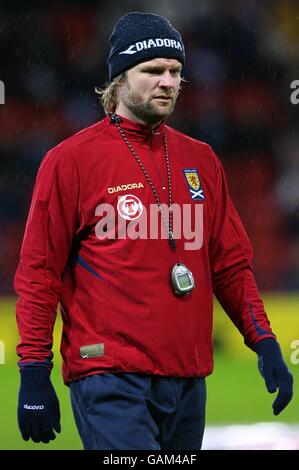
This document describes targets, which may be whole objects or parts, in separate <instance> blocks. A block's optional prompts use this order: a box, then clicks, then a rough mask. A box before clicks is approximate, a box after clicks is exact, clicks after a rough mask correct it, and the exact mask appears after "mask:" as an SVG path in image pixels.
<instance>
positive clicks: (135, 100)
mask: <svg viewBox="0 0 299 470" xmlns="http://www.w3.org/2000/svg"><path fill="white" fill-rule="evenodd" d="M165 94H166V93H165ZM178 94H179V90H178V91H177V92H176V94H175V95H174V98H173V99H172V102H171V105H170V106H169V105H168V106H167V107H166V106H165V108H158V107H156V106H154V104H153V103H152V102H151V101H145V100H144V99H143V97H142V96H140V95H139V94H138V93H136V92H134V90H133V89H132V87H131V85H130V83H129V82H128V80H126V81H125V82H124V83H123V85H122V90H121V96H122V100H123V102H124V104H125V105H126V106H127V108H128V109H129V110H130V111H131V112H132V113H133V114H134V115H135V116H136V117H138V118H139V119H142V121H144V122H147V123H148V124H150V125H153V124H156V123H158V122H160V121H162V120H163V119H166V118H167V117H168V116H169V115H170V114H171V113H172V112H173V110H174V107H175V103H176V100H177V97H178ZM161 95H162V93H161Z"/></svg>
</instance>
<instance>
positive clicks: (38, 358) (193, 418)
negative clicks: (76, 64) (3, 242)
mask: <svg viewBox="0 0 299 470" xmlns="http://www.w3.org/2000/svg"><path fill="white" fill-rule="evenodd" d="M110 43H111V51H110V55H109V58H108V64H109V79H110V83H109V85H108V86H107V87H106V88H105V89H104V90H101V91H100V95H101V99H102V102H103V105H104V108H105V111H106V113H107V116H106V118H105V119H103V120H102V121H100V122H98V123H96V124H95V125H93V126H91V127H89V128H87V129H84V130H83V131H81V132H79V133H78V134H76V135H75V136H72V137H71V138H69V139H67V140H66V141H64V142H62V143H61V144H59V145H58V146H57V147H55V148H54V149H52V150H50V151H49V152H48V154H47V155H46V156H45V158H44V160H43V162H42V164H41V167H40V170H39V173H38V176H37V181H36V185H35V189H34V194H33V200H32V205H31V209H30V213H29V218H28V221H27V226H26V230H25V235H24V241H23V246H22V250H21V260H20V265H19V267H18V270H17V273H16V278H15V287H16V291H17V292H18V294H19V297H20V298H19V300H18V303H17V320H18V326H19V331H20V337H21V340H20V343H19V344H18V347H17V352H18V354H19V356H20V361H19V366H20V370H21V387H20V392H19V408H18V419H19V427H20V430H21V433H22V436H23V438H24V439H25V440H28V439H29V438H32V440H34V441H35V442H40V441H42V442H49V440H52V439H54V438H55V433H54V431H56V432H59V431H60V424H59V403H58V399H57V397H56V394H55V391H54V389H53V387H52V384H51V381H50V370H51V367H52V362H51V360H52V353H51V348H52V332H53V326H54V322H55V317H56V308H57V304H58V302H60V305H61V312H62V318H63V324H64V326H63V334H62V342H61V353H62V357H63V377H64V381H65V383H66V384H67V385H69V386H70V391H71V400H72V406H73V411H74V415H75V420H76V424H77V427H78V430H79V433H80V436H81V439H82V441H83V444H84V448H85V449H109V450H110V449H167V450H169V449H172V450H174V449H177V450H178V449H190V450H191V449H192V450H196V449H200V448H201V442H202V436H203V431H204V423H205V399H206V390H205V377H206V376H207V375H208V374H210V373H211V372H212V369H213V351H212V295H213V292H214V293H215V295H216V296H217V298H218V299H219V301H220V303H221V304H222V306H223V307H224V309H225V310H226V312H227V313H228V315H229V316H230V318H231V320H232V321H233V322H234V324H235V325H236V326H237V328H238V329H239V330H240V332H241V333H242V335H243V336H244V339H245V343H246V345H247V346H248V347H250V348H251V349H252V350H253V351H255V352H256V353H257V354H258V358H259V368H260V371H261V373H262V375H263V376H264V378H265V381H266V386H267V389H268V391H269V392H271V393H273V392H275V391H276V390H277V389H278V395H277V398H276V400H275V401H274V404H273V411H274V414H279V413H280V412H281V411H282V410H283V409H284V408H285V407H286V405H287V404H288V403H289V401H290V400H291V397H292V376H291V374H290V373H289V371H288V369H287V366H286V364H285V363H284V360H283V358H282V355H281V351H280V347H279V344H278V343H277V341H276V337H275V335H274V333H273V332H272V330H271V328H270V325H269V321H268V319H267V316H266V313H265V311H264V307H263V303H262V301H261V298H260V296H259V293H258V290H257V287H256V283H255V280H254V276H253V273H252V266H251V259H252V249H251V246H250V242H249V240H248V238H247V236H246V234H245V231H244V229H243V226H242V224H241V221H240V219H239V216H238V214H237V212H236V210H235V209H234V207H233V205H232V202H231V200H230V197H229V195H228V190H227V185H226V181H225V176H224V173H223V169H222V166H221V164H220V162H219V160H218V158H217V157H216V156H215V154H214V153H213V151H212V150H211V148H210V147H209V146H208V145H206V144H204V143H202V142H200V141H197V140H194V139H191V138H189V137H188V136H186V135H184V134H182V133H180V132H178V131H176V130H174V129H172V128H170V127H169V126H166V124H165V122H164V120H165V119H166V118H167V117H168V116H169V114H170V113H171V112H172V111H173V109H174V106H175V102H176V99H177V96H178V93H179V90H180V84H181V80H182V75H181V74H182V68H183V66H184V63H185V54H184V46H183V42H182V38H181V36H180V34H179V33H178V32H177V31H176V30H175V29H174V28H173V27H172V26H171V24H170V23H169V22H168V21H167V20H166V19H165V18H162V17H160V16H157V15H153V14H145V13H137V12H134V13H129V14H128V15H126V16H124V17H123V18H121V19H120V21H119V22H118V23H117V25H116V26H115V28H114V31H113V33H112V35H111V37H110ZM170 208H171V209H172V210H169V209H170ZM155 209H157V210H155ZM157 215H158V216H159V218H158V219H157ZM157 220H158V222H157ZM180 222H181V226H180ZM190 224H191V225H190ZM192 224H195V229H194V231H193V232H192V237H191V236H189V235H188V233H189V232H188V233H186V230H185V229H186V227H188V226H189V225H190V227H191V226H192ZM190 227H189V229H190ZM157 233H158V236H157ZM191 239H194V240H193V242H191V241H190V240H191Z"/></svg>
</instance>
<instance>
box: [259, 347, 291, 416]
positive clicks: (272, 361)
mask: <svg viewBox="0 0 299 470" xmlns="http://www.w3.org/2000/svg"><path fill="white" fill-rule="evenodd" d="M254 349H255V351H256V353H257V354H258V368H259V371H260V373H261V375H262V376H263V377H264V379H265V383H266V387H267V390H268V392H269V393H274V392H276V390H277V388H278V394H277V397H276V398H275V400H274V402H273V404H272V408H273V413H274V414H275V415H278V414H279V413H280V412H281V411H282V410H284V408H285V407H286V406H287V405H288V403H289V402H290V401H291V400H292V397H293V377H292V375H291V373H290V371H289V369H288V368H287V365H286V363H285V362H284V359H283V357H282V354H281V350H280V346H279V344H278V342H277V341H276V340H275V339H271V338H267V339H263V340H262V341H259V342H258V343H256V344H255V345H254Z"/></svg>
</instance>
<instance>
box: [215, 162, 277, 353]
mask: <svg viewBox="0 0 299 470" xmlns="http://www.w3.org/2000/svg"><path fill="white" fill-rule="evenodd" d="M216 158H217V157H216ZM217 163H218V176H217V180H218V181H217V189H216V196H215V198H216V208H215V215H214V223H213V231H212V240H211V245H210V259H211V269H212V279H213V290H214V293H215V295H216V297H217V299H218V300H219V302H220V304H221V305H222V307H223V308H224V310H225V311H226V313H227V314H228V316H229V317H230V319H231V320H232V321H233V323H234V324H235V325H236V327H237V328H238V329H239V331H240V332H241V334H242V335H243V336H244V340H245V343H246V344H247V346H249V347H251V346H252V345H253V344H255V343H256V342H257V341H260V340H261V339H265V338H273V337H274V338H275V335H274V334H273V333H272V330H271V328H270V323H269V320H268V318H267V315H266V312H265V310H264V305H263V302H262V299H261V297H260V294H259V292H258V288H257V285H256V281H255V278H254V274H253V271H252V257H253V251H252V246H251V243H250V241H249V239H248V237H247V234H246V232H245V229H244V227H243V224H242V222H241V220H240V217H239V215H238V213H237V211H236V209H235V207H234V205H233V203H232V201H231V198H230V196H229V193H228V187H227V182H226V178H225V174H224V170H223V168H222V165H221V163H220V162H219V160H218V158H217Z"/></svg>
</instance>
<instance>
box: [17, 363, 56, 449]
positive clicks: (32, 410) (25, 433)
mask: <svg viewBox="0 0 299 470" xmlns="http://www.w3.org/2000/svg"><path fill="white" fill-rule="evenodd" d="M20 372H21V386H20V390H19V404H18V423H19V428H20V431H21V434H22V437H23V439H24V440H25V441H28V440H29V439H30V438H31V439H32V440H33V441H34V442H45V443H47V442H49V441H52V440H53V439H55V437H56V436H55V433H54V431H53V429H54V430H55V431H56V432H60V410H59V401H58V398H57V396H56V393H55V390H54V388H53V385H52V383H51V380H50V373H49V371H48V369H46V368H45V367H29V366H27V367H23V368H21V370H20Z"/></svg>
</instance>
